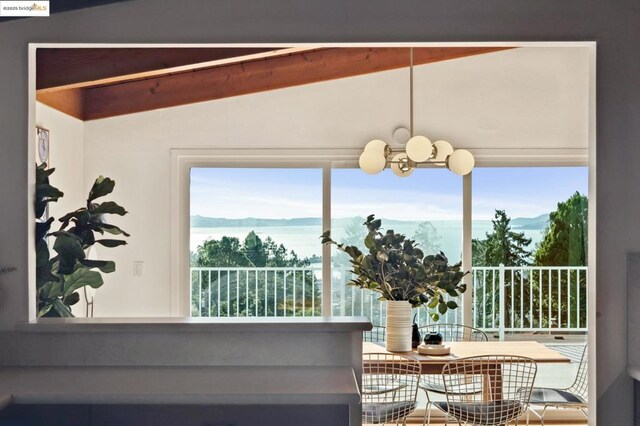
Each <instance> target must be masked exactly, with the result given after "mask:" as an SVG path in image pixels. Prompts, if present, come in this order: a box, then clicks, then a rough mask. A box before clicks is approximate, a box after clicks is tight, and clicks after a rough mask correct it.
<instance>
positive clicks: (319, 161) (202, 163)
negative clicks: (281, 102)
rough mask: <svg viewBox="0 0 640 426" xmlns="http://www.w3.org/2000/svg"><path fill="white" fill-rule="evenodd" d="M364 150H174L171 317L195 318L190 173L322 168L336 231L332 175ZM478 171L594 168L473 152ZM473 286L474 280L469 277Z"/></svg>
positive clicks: (553, 153)
mask: <svg viewBox="0 0 640 426" xmlns="http://www.w3.org/2000/svg"><path fill="white" fill-rule="evenodd" d="M360 153H361V151H360V150H358V149H255V150H254V149H246V148H242V149H216V148H212V149H172V150H171V184H172V188H171V296H170V300H171V315H172V316H178V317H189V316H190V313H191V308H190V304H191V293H190V285H191V284H190V279H189V277H190V275H189V267H190V259H189V239H190V220H189V218H190V171H191V168H194V167H212V168H316V169H322V231H323V232H325V231H328V230H330V229H331V171H332V169H336V168H357V167H358V161H357V160H358V157H359V155H360ZM473 153H474V155H475V156H476V167H570V166H580V167H586V166H588V150H587V149H551V150H550V149H545V150H542V149H539V150H536V149H533V150H531V149H528V150H522V149H511V150H509V149H501V150H496V149H481V150H473ZM472 179H473V173H470V174H468V175H466V176H464V177H463V178H462V267H463V269H464V270H470V268H471V266H472V265H471V257H472V256H471V235H472V203H473V193H472ZM465 280H466V284H467V285H468V286H470V285H471V282H470V276H467V277H465ZM331 285H332V280H331V247H330V246H328V245H327V246H323V248H322V316H332V312H331V294H332V293H331ZM471 295H472V292H470V291H469V292H465V294H464V295H463V299H462V312H463V315H462V319H463V323H464V324H471V321H472V312H471V309H467V308H466V307H470V306H472V305H471V303H472V301H471Z"/></svg>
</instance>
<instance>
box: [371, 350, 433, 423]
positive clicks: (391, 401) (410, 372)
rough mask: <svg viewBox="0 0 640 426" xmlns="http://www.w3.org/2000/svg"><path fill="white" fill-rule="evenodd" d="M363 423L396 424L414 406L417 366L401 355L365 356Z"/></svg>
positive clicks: (417, 374)
mask: <svg viewBox="0 0 640 426" xmlns="http://www.w3.org/2000/svg"><path fill="white" fill-rule="evenodd" d="M362 368H363V370H362V372H363V374H362V422H363V423H369V424H380V423H399V422H402V424H403V425H406V421H407V416H408V415H409V414H411V413H412V412H413V411H414V410H415V409H416V405H417V397H418V381H419V380H420V363H419V362H418V361H416V360H413V359H410V358H407V357H405V356H401V355H395V354H388V353H372V354H365V355H364V356H363V362H362Z"/></svg>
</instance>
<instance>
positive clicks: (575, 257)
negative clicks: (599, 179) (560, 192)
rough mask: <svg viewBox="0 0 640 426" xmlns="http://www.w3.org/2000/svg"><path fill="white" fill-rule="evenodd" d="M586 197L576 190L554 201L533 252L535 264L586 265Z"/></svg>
mask: <svg viewBox="0 0 640 426" xmlns="http://www.w3.org/2000/svg"><path fill="white" fill-rule="evenodd" d="M587 219H588V200H587V197H586V195H583V194H580V193H579V192H576V193H575V194H573V195H572V196H571V197H570V198H569V199H568V200H566V201H563V202H560V203H558V208H557V209H556V210H555V211H554V212H552V213H551V214H550V215H549V224H548V225H547V227H546V229H545V230H544V236H543V238H542V241H541V242H540V243H539V244H538V246H537V248H536V252H535V256H534V258H535V264H536V265H539V266H586V265H587V231H588V224H587Z"/></svg>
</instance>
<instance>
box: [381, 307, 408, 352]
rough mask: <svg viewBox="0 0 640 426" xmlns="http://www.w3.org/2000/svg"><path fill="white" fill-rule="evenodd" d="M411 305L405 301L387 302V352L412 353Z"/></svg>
mask: <svg viewBox="0 0 640 426" xmlns="http://www.w3.org/2000/svg"><path fill="white" fill-rule="evenodd" d="M411 326H412V325H411V304H410V303H409V302H407V301H404V300H387V330H386V334H387V338H386V340H387V350H388V351H389V352H409V351H411V331H412V329H411Z"/></svg>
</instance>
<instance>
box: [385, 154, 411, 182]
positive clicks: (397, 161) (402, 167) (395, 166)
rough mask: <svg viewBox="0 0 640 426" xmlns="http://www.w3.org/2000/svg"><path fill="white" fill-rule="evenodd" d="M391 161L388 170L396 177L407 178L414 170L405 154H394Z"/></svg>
mask: <svg viewBox="0 0 640 426" xmlns="http://www.w3.org/2000/svg"><path fill="white" fill-rule="evenodd" d="M391 161H392V163H391V166H390V168H391V171H392V172H393V173H395V175H396V176H400V177H407V176H410V175H411V174H412V173H413V171H414V170H415V168H413V167H411V164H410V162H409V157H407V154H404V153H400V154H396V155H395V156H394V157H393V159H392V160H391Z"/></svg>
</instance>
